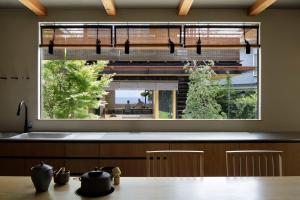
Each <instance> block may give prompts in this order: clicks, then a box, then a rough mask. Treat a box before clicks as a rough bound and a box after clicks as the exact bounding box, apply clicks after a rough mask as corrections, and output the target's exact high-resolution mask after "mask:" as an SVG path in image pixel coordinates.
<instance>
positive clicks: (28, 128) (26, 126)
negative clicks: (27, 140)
mask: <svg viewBox="0 0 300 200" xmlns="http://www.w3.org/2000/svg"><path fill="white" fill-rule="evenodd" d="M22 106H25V123H24V133H27V132H29V131H30V129H31V128H32V126H31V125H30V124H29V123H28V114H27V105H26V103H25V102H24V101H21V102H20V103H19V106H18V112H17V115H18V116H20V113H21V108H22Z"/></svg>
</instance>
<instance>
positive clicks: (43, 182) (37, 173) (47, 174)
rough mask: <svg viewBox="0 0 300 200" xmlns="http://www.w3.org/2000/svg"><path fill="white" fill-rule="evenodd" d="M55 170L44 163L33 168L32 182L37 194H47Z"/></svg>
mask: <svg viewBox="0 0 300 200" xmlns="http://www.w3.org/2000/svg"><path fill="white" fill-rule="evenodd" d="M52 176H53V168H52V166H50V165H46V164H44V163H43V162H41V163H40V164H38V165H36V166H33V167H32V168H31V180H32V182H33V185H34V187H35V189H36V191H37V192H45V191H47V190H48V188H49V184H50V182H51V180H52Z"/></svg>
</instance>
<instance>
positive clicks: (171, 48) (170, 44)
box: [168, 26, 175, 54]
mask: <svg viewBox="0 0 300 200" xmlns="http://www.w3.org/2000/svg"><path fill="white" fill-rule="evenodd" d="M168 38H169V41H168V43H169V48H170V53H171V54H173V53H174V52H175V44H174V42H173V41H172V40H171V38H170V27H169V26H168Z"/></svg>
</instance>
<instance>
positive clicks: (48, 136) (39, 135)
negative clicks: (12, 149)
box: [10, 132, 71, 139]
mask: <svg viewBox="0 0 300 200" xmlns="http://www.w3.org/2000/svg"><path fill="white" fill-rule="evenodd" d="M69 135H71V133H51V132H32V133H22V134H19V135H16V136H13V137H10V138H11V139H62V138H65V137H67V136H69Z"/></svg>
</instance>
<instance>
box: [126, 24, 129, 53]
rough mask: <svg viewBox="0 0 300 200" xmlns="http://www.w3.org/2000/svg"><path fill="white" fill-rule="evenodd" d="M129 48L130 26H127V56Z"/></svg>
mask: <svg viewBox="0 0 300 200" xmlns="http://www.w3.org/2000/svg"><path fill="white" fill-rule="evenodd" d="M129 48H130V44H129V26H128V25H127V40H126V42H125V54H129Z"/></svg>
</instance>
